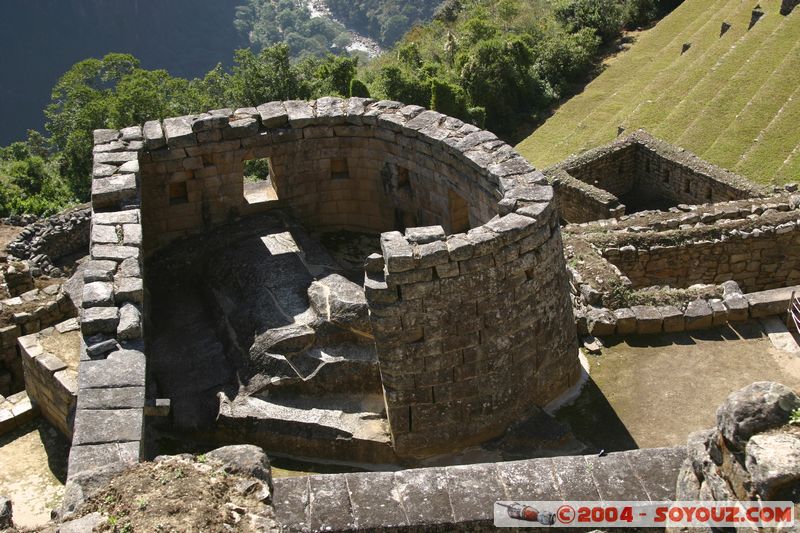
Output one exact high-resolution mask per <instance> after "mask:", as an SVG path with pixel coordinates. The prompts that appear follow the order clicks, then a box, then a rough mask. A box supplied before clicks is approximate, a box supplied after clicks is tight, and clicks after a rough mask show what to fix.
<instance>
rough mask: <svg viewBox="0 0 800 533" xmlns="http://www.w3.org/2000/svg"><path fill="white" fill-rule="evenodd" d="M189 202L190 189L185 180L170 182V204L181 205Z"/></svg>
mask: <svg viewBox="0 0 800 533" xmlns="http://www.w3.org/2000/svg"><path fill="white" fill-rule="evenodd" d="M188 202H189V191H188V190H187V188H186V182H185V181H176V182H175V183H170V184H169V205H180V204H185V203H188Z"/></svg>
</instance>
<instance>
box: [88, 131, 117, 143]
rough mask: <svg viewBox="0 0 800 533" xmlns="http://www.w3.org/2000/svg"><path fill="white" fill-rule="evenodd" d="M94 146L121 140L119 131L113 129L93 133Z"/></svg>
mask: <svg viewBox="0 0 800 533" xmlns="http://www.w3.org/2000/svg"><path fill="white" fill-rule="evenodd" d="M92 137H93V139H94V144H106V143H110V142H113V141H116V140H117V139H119V131H118V130H111V129H98V130H94V131H93V132H92Z"/></svg>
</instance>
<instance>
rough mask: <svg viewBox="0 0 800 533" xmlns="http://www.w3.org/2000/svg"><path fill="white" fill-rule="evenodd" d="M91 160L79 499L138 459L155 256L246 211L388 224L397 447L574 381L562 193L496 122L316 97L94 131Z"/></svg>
mask: <svg viewBox="0 0 800 533" xmlns="http://www.w3.org/2000/svg"><path fill="white" fill-rule="evenodd" d="M264 158H267V165H268V167H269V171H270V176H269V180H268V181H267V183H265V184H264V187H268V186H269V187H271V188H272V193H271V194H266V195H264V196H263V197H262V200H263V199H264V198H266V200H265V201H260V202H258V201H254V200H253V198H252V197H249V196H248V195H247V194H245V193H246V187H245V184H244V179H243V174H244V163H245V161H247V160H251V159H264ZM94 162H95V164H94V171H93V174H94V179H93V186H92V207H93V215H92V227H91V258H90V264H88V265H87V266H86V268H85V271H84V274H83V276H84V282H85V285H84V289H83V295H82V307H83V309H82V311H81V319H80V323H81V330H82V334H83V338H84V341H85V351H84V352H83V353H82V356H81V367H80V376H79V392H78V405H77V412H76V416H75V425H74V437H73V449H72V453H71V457H70V481H71V491H72V492H71V493H70V498H71V499H72V501H77V500H79V495H80V493H81V491H82V490H83V488H85V487H86V486H87V484H91V483H90V482H89V480H91V479H94V478H93V477H92V475H90V474H91V472H90V471H91V470H92V469H96V468H97V467H98V466H103V465H113V464H122V463H124V462H126V461H130V460H136V458H138V457H139V455H140V453H141V440H142V428H143V406H144V396H143V391H144V385H145V383H144V376H145V372H144V370H145V369H144V366H145V360H146V358H145V355H144V352H143V345H142V340H143V339H144V338H145V337H144V334H143V331H142V329H143V328H142V326H143V324H145V323H146V322H147V320H146V318H147V317H146V313H147V309H148V306H147V302H146V301H145V300H144V297H145V295H146V294H147V291H146V289H147V283H146V280H147V278H146V277H145V276H144V275H143V273H142V260H143V258H145V257H149V256H151V255H152V254H154V253H155V252H157V251H159V250H161V249H164V248H165V247H168V246H169V245H170V244H171V243H172V242H174V241H176V240H178V239H182V238H186V237H189V236H192V235H202V234H205V233H206V232H208V231H209V230H210V229H212V228H214V227H217V226H223V225H225V224H227V223H230V222H231V221H234V220H237V219H238V218H240V217H243V216H249V215H255V214H258V213H263V212H268V211H271V210H273V209H276V208H280V209H285V210H288V211H289V212H290V213H291V214H292V216H293V217H294V218H295V219H297V220H299V221H300V222H302V223H303V224H304V225H305V226H306V227H308V228H310V229H314V230H340V229H346V230H355V231H366V232H382V235H381V240H380V244H381V250H382V253H381V254H377V255H375V256H371V257H369V258H367V260H366V266H365V271H366V272H365V277H364V286H363V290H364V293H365V295H366V302H367V305H368V308H369V324H368V325H366V326H364V327H362V329H371V335H372V336H373V337H374V344H375V348H376V350H377V354H378V360H379V362H380V368H381V380H382V384H383V395H384V401H385V405H386V411H387V414H388V419H389V426H390V428H391V437H392V444H393V446H394V448H395V452H396V453H397V454H398V455H400V456H409V457H410V456H419V455H425V454H430V453H434V452H437V451H440V450H455V449H458V448H461V447H464V446H467V445H469V444H472V443H477V442H481V441H484V440H486V439H488V438H491V437H494V436H496V435H499V434H501V433H503V432H504V431H505V429H506V428H507V427H508V426H509V425H510V424H512V423H513V422H515V421H517V420H518V419H520V418H521V417H524V416H525V415H526V413H528V412H530V410H531V409H532V408H534V407H535V406H543V405H545V404H547V403H549V402H550V401H552V400H554V399H556V398H557V397H559V395H561V394H562V393H563V392H565V391H566V390H567V389H569V388H570V387H571V386H572V385H573V384H574V383H575V382H576V381H577V379H578V377H579V373H580V367H579V362H578V358H577V343H576V332H575V329H574V328H573V327H571V324H572V323H573V319H572V315H571V305H570V300H569V288H568V280H567V272H566V269H565V265H564V258H563V255H562V253H561V249H562V244H561V235H560V230H559V226H558V215H557V210H556V206H555V204H554V201H553V190H552V188H551V186H550V185H548V184H547V182H546V180H545V178H544V176H543V175H542V174H541V173H539V172H537V171H535V170H534V169H533V168H532V167H531V166H530V165H529V164H528V163H527V162H526V161H525V160H524V159H523V158H522V157H520V156H519V155H518V154H516V153H515V152H514V151H513V150H512V149H511V148H510V147H509V146H508V145H506V144H505V143H504V142H502V141H500V140H499V139H497V137H496V136H494V135H493V134H491V133H489V132H486V131H482V130H479V129H478V128H476V127H474V126H471V125H468V124H464V123H463V122H461V121H459V120H456V119H453V118H450V117H446V116H444V115H441V114H440V113H436V112H434V111H427V110H425V109H423V108H421V107H418V106H406V105H403V104H401V103H398V102H392V101H379V102H376V101H374V100H370V99H362V98H350V99H346V100H343V99H339V98H321V99H319V100H317V101H312V102H305V101H287V102H270V103H267V104H264V105H262V106H259V107H258V108H243V109H237V110H230V109H223V110H214V111H210V112H208V113H204V114H201V115H193V116H185V117H176V118H170V119H166V120H164V121H163V122H159V121H153V122H148V123H146V124H145V125H144V126H143V127H132V128H126V129H123V130H121V131H112V130H98V131H96V132H95V149H94ZM275 196H276V197H277V199H274V197H275ZM270 198H272V199H270ZM143 315H145V316H143ZM366 333H367V334H369V333H370V332H366ZM70 498H68V500H70ZM67 507H69V503H68V504H67Z"/></svg>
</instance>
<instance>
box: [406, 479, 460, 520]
mask: <svg viewBox="0 0 800 533" xmlns="http://www.w3.org/2000/svg"><path fill="white" fill-rule="evenodd" d="M394 478H395V487H396V489H397V496H398V497H399V498H400V502H401V503H402V505H403V508H404V509H405V510H406V516H407V520H408V524H409V525H410V526H418V527H431V528H433V527H434V526H435V525H436V524H452V523H454V521H455V516H454V515H453V507H452V505H451V504H450V495H449V493H448V491H447V473H446V471H445V469H444V468H418V469H410V470H400V471H398V472H395V473H394Z"/></svg>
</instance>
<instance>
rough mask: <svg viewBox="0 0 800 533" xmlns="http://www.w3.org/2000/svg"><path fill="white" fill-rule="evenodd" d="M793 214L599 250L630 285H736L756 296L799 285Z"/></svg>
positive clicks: (799, 251) (799, 233)
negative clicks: (678, 237) (727, 283)
mask: <svg viewBox="0 0 800 533" xmlns="http://www.w3.org/2000/svg"><path fill="white" fill-rule="evenodd" d="M799 216H800V215H798V212H797V211H794V212H791V213H783V214H780V215H779V214H777V213H775V214H774V216H770V218H771V219H772V220H769V221H765V223H764V224H759V225H758V227H752V228H750V227H742V226H740V227H732V228H726V227H723V226H721V225H718V224H717V225H715V227H713V228H709V231H708V232H706V233H707V234H698V235H692V234H691V233H689V232H686V233H684V234H683V236H682V238H680V239H677V238H676V239H674V240H672V239H670V241H667V240H666V239H665V238H664V235H653V236H647V235H644V234H643V235H642V236H641V237H640V238H631V239H630V241H629V242H630V244H625V245H624V246H619V247H608V248H604V249H603V250H602V255H603V257H604V258H605V259H607V260H608V261H610V262H611V263H613V264H614V265H616V266H617V267H618V268H619V269H620V271H622V273H623V274H624V275H625V276H627V277H628V278H629V279H630V280H631V282H632V283H633V287H647V286H651V285H670V286H671V287H688V286H690V285H693V284H695V283H721V282H723V281H727V280H734V281H736V282H737V283H738V284H739V285H740V286H741V287H742V289H743V290H745V291H747V292H754V291H760V290H766V289H774V288H778V287H784V286H787V285H793V284H796V283H798V282H800V246H799V245H800V228H799V227H798V226H797V219H798V217H799Z"/></svg>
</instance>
